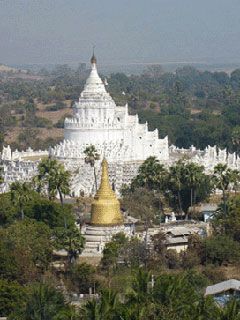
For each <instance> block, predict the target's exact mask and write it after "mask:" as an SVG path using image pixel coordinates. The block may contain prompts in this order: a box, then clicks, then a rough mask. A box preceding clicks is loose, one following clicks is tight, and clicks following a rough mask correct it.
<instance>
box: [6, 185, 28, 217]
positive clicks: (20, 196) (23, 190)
mask: <svg viewBox="0 0 240 320" xmlns="http://www.w3.org/2000/svg"><path fill="white" fill-rule="evenodd" d="M10 193H11V201H12V203H13V205H16V206H17V207H18V208H19V211H20V213H21V218H22V220H23V219H24V206H25V205H26V204H27V203H28V201H29V199H30V196H31V190H30V186H29V184H28V183H27V182H23V183H21V182H19V181H16V182H13V183H12V184H11V186H10Z"/></svg>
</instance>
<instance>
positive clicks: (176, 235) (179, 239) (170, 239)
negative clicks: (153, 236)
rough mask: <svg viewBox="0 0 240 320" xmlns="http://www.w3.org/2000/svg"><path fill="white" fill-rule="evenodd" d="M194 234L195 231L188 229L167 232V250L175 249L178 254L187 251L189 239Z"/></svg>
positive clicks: (174, 229)
mask: <svg viewBox="0 0 240 320" xmlns="http://www.w3.org/2000/svg"><path fill="white" fill-rule="evenodd" d="M193 233H194V232H193V230H191V229H189V228H186V227H178V228H173V229H171V230H168V231H167V232H166V236H167V248H168V249H174V250H176V251H177V252H178V253H180V252H181V251H185V250H186V249H187V247H188V237H189V236H190V235H191V234H193Z"/></svg>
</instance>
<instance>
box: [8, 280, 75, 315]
mask: <svg viewBox="0 0 240 320" xmlns="http://www.w3.org/2000/svg"><path fill="white" fill-rule="evenodd" d="M69 310H70V307H68V306H67V305H66V304H65V301H64V297H63V294H62V293H61V292H60V291H57V290H56V289H55V287H54V286H53V285H51V284H48V283H36V284H34V285H32V286H31V287H30V290H29V293H28V296H27V298H26V303H24V304H23V305H22V306H21V308H19V309H18V310H15V311H14V312H13V313H12V314H11V316H10V317H9V319H10V320H11V319H12V320H29V319H34V320H35V319H39V320H40V319H44V320H60V319H64V318H63V315H64V313H66V312H67V311H69ZM63 312H64V313H63ZM65 319H70V318H66V317H65Z"/></svg>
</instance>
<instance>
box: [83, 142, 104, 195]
mask: <svg viewBox="0 0 240 320" xmlns="http://www.w3.org/2000/svg"><path fill="white" fill-rule="evenodd" d="M84 154H85V163H86V164H90V166H91V167H92V168H93V173H94V181H95V191H96V192H97V188H98V186H97V174H96V168H95V162H96V161H97V160H99V159H100V155H99V154H98V152H97V150H96V148H95V146H94V145H90V146H88V147H86V149H85V150H84Z"/></svg>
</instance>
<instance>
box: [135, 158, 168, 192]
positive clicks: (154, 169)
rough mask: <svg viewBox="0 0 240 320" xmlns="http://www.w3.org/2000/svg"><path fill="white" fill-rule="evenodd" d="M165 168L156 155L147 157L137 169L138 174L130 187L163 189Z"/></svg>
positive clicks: (165, 174)
mask: <svg viewBox="0 0 240 320" xmlns="http://www.w3.org/2000/svg"><path fill="white" fill-rule="evenodd" d="M166 176H167V170H166V168H165V167H164V166H163V165H162V164H160V163H159V161H158V159H157V158H156V157H149V158H147V159H146V160H145V161H144V163H143V164H142V165H141V166H140V167H139V169H138V175H137V176H136V178H135V179H134V180H133V182H132V187H144V188H147V189H149V190H164V186H165V182H166Z"/></svg>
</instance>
